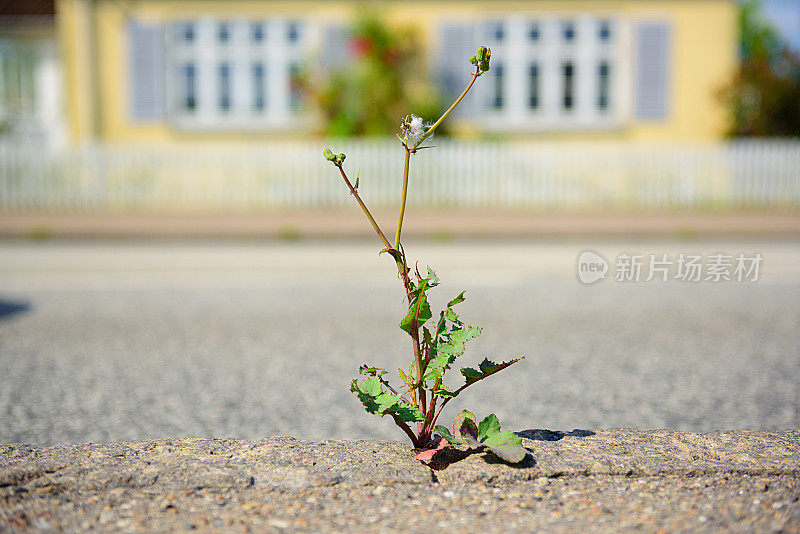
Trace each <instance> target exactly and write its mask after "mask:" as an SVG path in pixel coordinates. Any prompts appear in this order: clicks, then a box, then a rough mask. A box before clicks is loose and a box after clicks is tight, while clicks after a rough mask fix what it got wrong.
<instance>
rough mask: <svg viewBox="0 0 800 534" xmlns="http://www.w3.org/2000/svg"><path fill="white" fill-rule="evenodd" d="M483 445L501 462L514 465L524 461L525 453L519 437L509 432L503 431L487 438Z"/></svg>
mask: <svg viewBox="0 0 800 534" xmlns="http://www.w3.org/2000/svg"><path fill="white" fill-rule="evenodd" d="M483 444H484V445H486V447H487V448H488V449H489V450H490V451H492V452H493V453H495V454H496V455H497V457H498V458H500V459H501V460H503V461H505V462H508V463H511V464H516V463H519V462H521V461H522V460H523V459H525V455H526V454H527V451H526V450H525V447H523V446H522V440H521V439H520V437H519V436H517V435H516V434H514V433H513V432H511V431H510V430H504V431H503V432H498V433H497V434H493V435H491V436H489V437H487V438H486V439H485V440H484V441H483Z"/></svg>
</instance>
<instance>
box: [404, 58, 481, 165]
mask: <svg viewBox="0 0 800 534" xmlns="http://www.w3.org/2000/svg"><path fill="white" fill-rule="evenodd" d="M480 75H481V73H480V71H478V70H476V71H475V72H473V73H472V81H470V82H469V85H467V88H466V89H464V92H463V93H461V95H460V96H459V97H458V98H456V101H455V102H453V105H452V106H450V107H449V108H447V111H445V112H444V114H443V115H442V116H441V117H439V120H438V121H436V122H435V123H433V126H431V127H430V128H428V131H427V132H425V135H423V136H422V137H421V138H420V140H419V141H417V142H416V143H414V146H412V147H411V148H410V149H409V150H411V151H415V150H417V148H419V145H421V144H422V143H423V141H425V140H426V139H427V138H428V137H430V136H431V135H433V132H434V131H436V128H438V127H439V125H440V124H442V121H444V120H445V119H446V118H447V116H448V115H450V112H451V111H453V110H454V109H456V106H457V105H458V104H459V103H460V102H461V100H463V99H464V97H465V96H467V93H469V90H470V89H472V84H474V83H475V80H477V79H478V76H480Z"/></svg>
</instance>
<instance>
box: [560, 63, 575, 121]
mask: <svg viewBox="0 0 800 534" xmlns="http://www.w3.org/2000/svg"><path fill="white" fill-rule="evenodd" d="M561 73H562V76H563V80H562V88H563V91H564V92H563V95H562V100H561V106H562V108H563V109H564V111H572V108H573V107H575V65H574V64H573V63H572V61H565V62H564V63H562V64H561Z"/></svg>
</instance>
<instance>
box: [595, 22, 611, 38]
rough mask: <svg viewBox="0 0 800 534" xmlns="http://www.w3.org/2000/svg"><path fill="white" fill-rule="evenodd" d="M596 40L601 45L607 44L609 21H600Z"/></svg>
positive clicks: (609, 33)
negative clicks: (601, 43)
mask: <svg viewBox="0 0 800 534" xmlns="http://www.w3.org/2000/svg"><path fill="white" fill-rule="evenodd" d="M597 38H598V39H599V40H600V41H601V42H603V43H607V42H609V41H610V40H611V21H609V20H601V21H600V25H599V27H598V29H597Z"/></svg>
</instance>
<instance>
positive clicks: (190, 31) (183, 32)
mask: <svg viewBox="0 0 800 534" xmlns="http://www.w3.org/2000/svg"><path fill="white" fill-rule="evenodd" d="M177 35H178V40H180V41H182V42H184V43H192V42H194V24H192V23H191V22H179V23H178V32H177Z"/></svg>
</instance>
